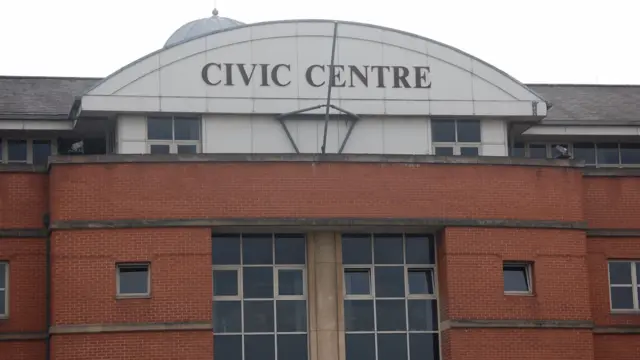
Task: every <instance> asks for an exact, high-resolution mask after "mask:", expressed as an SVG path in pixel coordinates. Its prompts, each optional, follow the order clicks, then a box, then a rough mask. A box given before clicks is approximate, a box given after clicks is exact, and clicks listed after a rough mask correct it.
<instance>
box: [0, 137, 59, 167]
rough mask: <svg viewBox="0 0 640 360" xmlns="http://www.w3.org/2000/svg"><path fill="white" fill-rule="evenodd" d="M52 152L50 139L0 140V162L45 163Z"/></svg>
mask: <svg viewBox="0 0 640 360" xmlns="http://www.w3.org/2000/svg"><path fill="white" fill-rule="evenodd" d="M52 154H53V145H52V142H51V140H32V139H3V140H0V162H1V163H11V164H36V165H46V164H47V161H48V160H49V156H50V155H52Z"/></svg>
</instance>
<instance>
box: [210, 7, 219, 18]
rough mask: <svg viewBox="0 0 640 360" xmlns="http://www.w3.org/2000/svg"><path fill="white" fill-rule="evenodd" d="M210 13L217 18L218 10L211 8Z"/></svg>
mask: <svg viewBox="0 0 640 360" xmlns="http://www.w3.org/2000/svg"><path fill="white" fill-rule="evenodd" d="M211 13H212V14H213V16H218V9H217V8H213V11H212V12H211Z"/></svg>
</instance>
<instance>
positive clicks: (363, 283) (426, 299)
mask: <svg viewBox="0 0 640 360" xmlns="http://www.w3.org/2000/svg"><path fill="white" fill-rule="evenodd" d="M434 246H435V245H434V241H433V238H431V237H430V236H428V235H417V234H402V233H401V234H343V235H342V262H343V267H344V294H345V297H344V323H345V330H346V332H345V341H346V355H347V356H346V360H360V359H363V358H366V359H370V360H385V359H394V360H395V359H397V360H416V359H436V360H437V359H439V358H440V350H439V335H438V334H439V326H438V325H439V322H438V311H437V295H436V293H437V291H436V286H435V248H434Z"/></svg>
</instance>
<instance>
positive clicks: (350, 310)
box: [344, 300, 373, 331]
mask: <svg viewBox="0 0 640 360" xmlns="http://www.w3.org/2000/svg"><path fill="white" fill-rule="evenodd" d="M344 325H345V328H346V329H347V331H373V300H345V301H344Z"/></svg>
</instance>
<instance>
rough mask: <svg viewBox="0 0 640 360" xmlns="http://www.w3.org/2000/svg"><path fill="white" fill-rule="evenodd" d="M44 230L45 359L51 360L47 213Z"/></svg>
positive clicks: (49, 247)
mask: <svg viewBox="0 0 640 360" xmlns="http://www.w3.org/2000/svg"><path fill="white" fill-rule="evenodd" d="M43 220H44V221H43V223H44V228H45V231H46V232H47V239H46V240H45V241H46V243H45V256H46V259H45V288H44V298H45V303H46V309H45V327H46V330H45V331H46V334H47V336H46V338H45V349H44V351H45V352H44V359H45V360H51V334H50V333H49V329H50V328H51V230H50V229H49V225H50V222H51V218H50V215H49V214H48V213H47V214H45V215H44V219H43Z"/></svg>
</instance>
